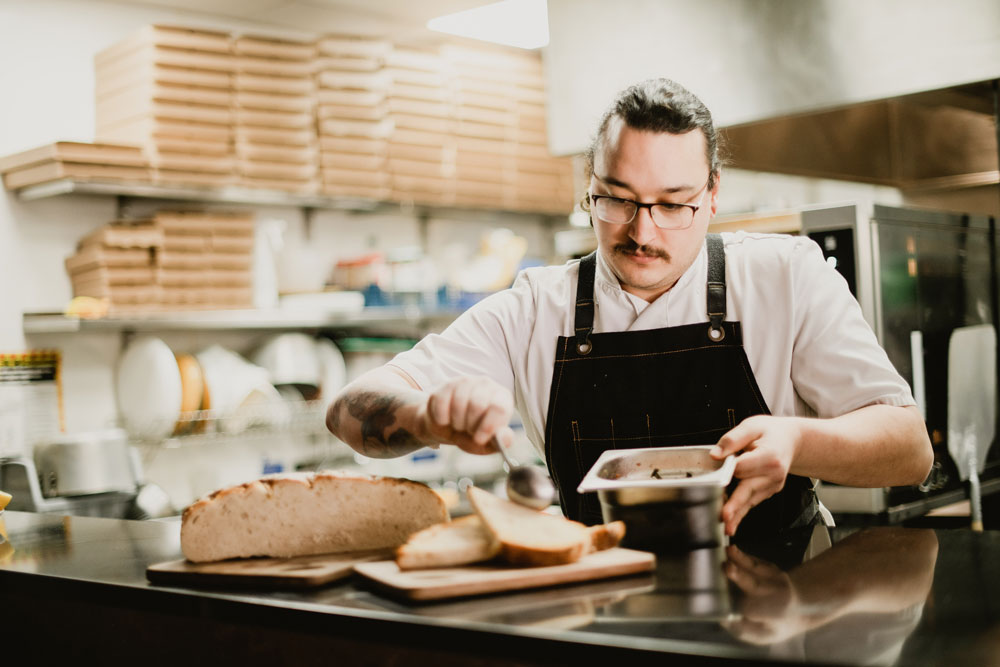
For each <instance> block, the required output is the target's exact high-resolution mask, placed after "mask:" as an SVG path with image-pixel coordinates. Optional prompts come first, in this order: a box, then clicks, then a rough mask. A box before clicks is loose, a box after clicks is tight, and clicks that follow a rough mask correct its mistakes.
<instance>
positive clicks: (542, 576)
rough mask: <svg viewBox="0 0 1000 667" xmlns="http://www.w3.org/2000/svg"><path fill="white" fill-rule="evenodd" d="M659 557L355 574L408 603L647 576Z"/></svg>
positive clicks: (592, 557)
mask: <svg viewBox="0 0 1000 667" xmlns="http://www.w3.org/2000/svg"><path fill="white" fill-rule="evenodd" d="M655 566H656V557H655V556H654V555H653V554H651V553H648V552H644V551H633V550H631V549H621V548H615V549H608V550H606V551H597V552H595V553H591V554H587V555H586V556H584V557H583V558H581V559H580V560H578V561H577V562H575V563H568V564H565V565H551V566H547V567H512V566H510V565H498V564H493V563H480V564H476V565H469V566H466V567H449V568H433V569H429V570H406V571H401V570H400V569H399V566H398V565H396V562H395V561H391V560H383V561H376V562H371V563H362V564H360V565H356V566H355V568H354V571H355V572H357V573H358V574H360V575H361V576H363V577H365V578H366V579H369V580H370V581H372V582H373V583H374V584H375V585H377V586H378V587H379V588H380V589H381V590H383V591H385V592H386V593H389V594H391V595H393V596H395V597H401V598H403V599H406V600H440V599H443V598H456V597H464V596H467V595H481V594H483V593H497V592H500V591H512V590H520V589H525V588H537V587H541V586H554V585H556V584H568V583H573V582H577V581H590V580H593V579H604V578H607V577H618V576H622V575H626V574H636V573H638V572H648V571H650V570H652V569H653V568H654V567H655Z"/></svg>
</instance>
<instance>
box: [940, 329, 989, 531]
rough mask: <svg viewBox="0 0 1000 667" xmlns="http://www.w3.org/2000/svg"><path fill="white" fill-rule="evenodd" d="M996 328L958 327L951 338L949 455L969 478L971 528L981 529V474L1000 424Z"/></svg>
mask: <svg viewBox="0 0 1000 667" xmlns="http://www.w3.org/2000/svg"><path fill="white" fill-rule="evenodd" d="M996 345H997V338H996V331H995V330H994V329H993V325H991V324H977V325H974V326H967V327H959V328H957V329H955V330H954V331H953V332H952V333H951V337H950V339H949V340H948V453H949V454H951V458H952V460H953V461H954V462H955V467H956V468H958V474H959V477H960V478H961V479H963V480H969V502H970V506H971V515H972V516H971V519H972V527H973V529H976V530H982V529H983V513H982V499H981V495H980V491H979V472H980V471H981V470H982V469H983V466H985V465H986V456H987V454H988V452H989V449H990V445H992V444H993V437H994V435H995V432H994V431H995V427H996V389H997V377H996V349H997V348H996Z"/></svg>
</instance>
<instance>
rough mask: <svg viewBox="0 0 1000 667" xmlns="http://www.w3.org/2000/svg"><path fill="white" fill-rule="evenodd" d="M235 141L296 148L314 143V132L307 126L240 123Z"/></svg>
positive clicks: (307, 146) (306, 146)
mask: <svg viewBox="0 0 1000 667" xmlns="http://www.w3.org/2000/svg"><path fill="white" fill-rule="evenodd" d="M235 136H236V142H237V143H242V142H250V143H254V144H272V145H277V146H294V147H296V148H298V149H302V148H309V147H311V146H314V145H315V143H316V133H315V131H313V129H312V128H311V127H309V128H299V129H296V128H287V127H258V126H256V125H240V126H238V127H237V128H236V131H235Z"/></svg>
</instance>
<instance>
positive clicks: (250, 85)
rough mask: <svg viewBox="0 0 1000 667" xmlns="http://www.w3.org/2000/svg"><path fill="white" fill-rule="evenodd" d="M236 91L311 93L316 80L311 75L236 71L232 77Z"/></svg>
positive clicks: (314, 88)
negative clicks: (296, 75) (287, 75)
mask: <svg viewBox="0 0 1000 667" xmlns="http://www.w3.org/2000/svg"><path fill="white" fill-rule="evenodd" d="M233 82H234V86H235V88H236V90H237V91H253V92H258V93H277V94H283V95H313V94H314V93H315V92H316V82H315V81H313V78H312V77H286V76H269V75H266V74H251V73H249V72H237V73H236V74H235V76H234V78H233Z"/></svg>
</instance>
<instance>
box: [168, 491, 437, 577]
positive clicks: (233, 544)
mask: <svg viewBox="0 0 1000 667" xmlns="http://www.w3.org/2000/svg"><path fill="white" fill-rule="evenodd" d="M447 520H448V510H447V509H446V508H445V505H444V501H443V500H442V499H441V497H440V496H438V494H436V493H435V492H434V491H433V490H432V489H431V488H430V487H428V486H426V485H425V484H420V483H419V482H412V481H410V480H406V479H394V478H391V477H371V476H368V475H359V474H353V473H344V472H336V471H324V472H318V473H288V474H280V475H272V476H268V477H264V478H262V479H259V480H256V481H253V482H248V483H246V484H240V485H238V486H233V487H229V488H225V489H221V490H219V491H216V492H215V493H213V494H211V495H210V496H208V497H206V498H202V499H201V500H198V501H196V502H195V503H193V504H192V505H191V506H190V507H188V508H187V509H186V510H184V515H183V517H182V519H181V550H182V551H183V552H184V556H185V557H186V558H187V559H188V560H190V561H192V562H195V563H201V562H206V561H215V560H225V559H227V558H248V557H251V556H271V557H275V558H291V557H293V556H307V555H312V554H321V553H343V552H348V551H361V550H369V549H382V548H390V547H396V546H399V545H400V544H402V543H404V542H405V541H406V540H407V538H408V537H409V536H410V535H411V534H413V533H415V532H417V531H418V530H422V529H423V528H426V527H428V526H431V525H433V524H436V523H441V522H443V521H447Z"/></svg>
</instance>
